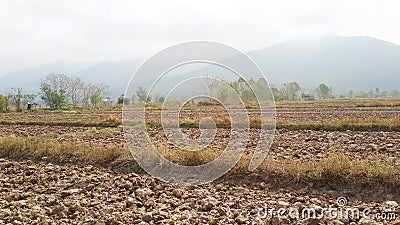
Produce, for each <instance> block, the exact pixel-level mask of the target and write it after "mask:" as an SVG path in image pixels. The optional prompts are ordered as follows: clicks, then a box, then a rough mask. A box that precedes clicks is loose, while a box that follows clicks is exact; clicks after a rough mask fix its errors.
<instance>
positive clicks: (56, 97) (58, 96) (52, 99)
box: [40, 82, 67, 110]
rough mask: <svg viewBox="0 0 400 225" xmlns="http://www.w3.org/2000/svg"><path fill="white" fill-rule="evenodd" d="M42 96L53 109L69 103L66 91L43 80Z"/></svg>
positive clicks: (41, 86)
mask: <svg viewBox="0 0 400 225" xmlns="http://www.w3.org/2000/svg"><path fill="white" fill-rule="evenodd" d="M40 91H41V92H40V98H41V99H42V100H43V101H44V102H46V104H47V105H48V106H49V107H50V109H51V110H54V109H61V108H62V107H63V106H65V105H66V104H67V101H66V97H65V91H64V90H63V89H59V90H57V89H54V88H52V87H51V85H50V84H48V83H44V82H42V84H41V85H40Z"/></svg>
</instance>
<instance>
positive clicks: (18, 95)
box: [8, 88, 23, 112]
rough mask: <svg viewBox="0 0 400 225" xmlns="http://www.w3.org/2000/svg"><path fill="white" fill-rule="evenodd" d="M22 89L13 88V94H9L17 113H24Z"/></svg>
mask: <svg viewBox="0 0 400 225" xmlns="http://www.w3.org/2000/svg"><path fill="white" fill-rule="evenodd" d="M22 97H23V95H22V88H11V93H10V94H8V99H10V101H11V104H13V105H14V106H15V108H16V109H17V112H22V108H21V99H22Z"/></svg>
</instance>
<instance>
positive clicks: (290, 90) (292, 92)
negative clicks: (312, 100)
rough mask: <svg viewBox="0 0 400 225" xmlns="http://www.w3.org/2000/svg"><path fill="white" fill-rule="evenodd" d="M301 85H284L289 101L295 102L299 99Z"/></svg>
mask: <svg viewBox="0 0 400 225" xmlns="http://www.w3.org/2000/svg"><path fill="white" fill-rule="evenodd" d="M299 91H300V85H299V84H298V83H297V82H290V83H288V84H284V85H283V93H285V94H286V96H287V98H288V100H290V101H293V100H296V99H299Z"/></svg>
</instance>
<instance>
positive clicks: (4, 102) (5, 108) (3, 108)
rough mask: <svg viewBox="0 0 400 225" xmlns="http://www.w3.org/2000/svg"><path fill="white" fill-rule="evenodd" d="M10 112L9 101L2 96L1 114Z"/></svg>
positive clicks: (0, 99)
mask: <svg viewBox="0 0 400 225" xmlns="http://www.w3.org/2000/svg"><path fill="white" fill-rule="evenodd" d="M7 111H8V99H7V98H6V97H5V96H3V95H1V94H0V112H7Z"/></svg>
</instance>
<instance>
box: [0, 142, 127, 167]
mask: <svg viewBox="0 0 400 225" xmlns="http://www.w3.org/2000/svg"><path fill="white" fill-rule="evenodd" d="M123 156H129V151H128V149H121V148H118V147H113V146H107V147H93V146H86V145H82V144H78V143H74V142H68V143H63V144H61V143H57V142H49V141H45V140H41V139H40V138H38V137H36V138H31V137H25V138H21V137H2V138H0V157H5V158H12V159H33V160H41V159H43V158H46V160H49V161H54V162H79V163H85V164H95V165H101V166H106V165H107V164H109V163H111V162H113V161H115V160H116V159H118V158H120V157H123Z"/></svg>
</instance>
